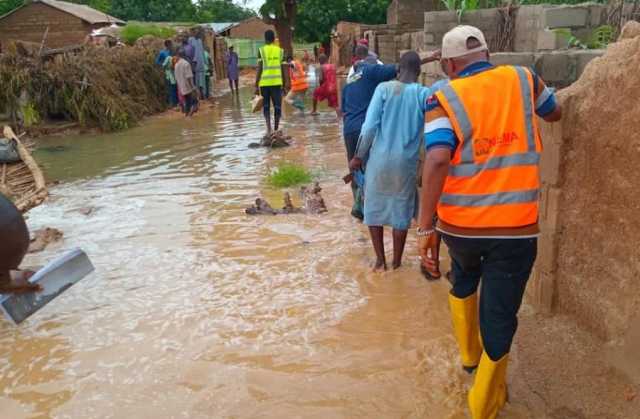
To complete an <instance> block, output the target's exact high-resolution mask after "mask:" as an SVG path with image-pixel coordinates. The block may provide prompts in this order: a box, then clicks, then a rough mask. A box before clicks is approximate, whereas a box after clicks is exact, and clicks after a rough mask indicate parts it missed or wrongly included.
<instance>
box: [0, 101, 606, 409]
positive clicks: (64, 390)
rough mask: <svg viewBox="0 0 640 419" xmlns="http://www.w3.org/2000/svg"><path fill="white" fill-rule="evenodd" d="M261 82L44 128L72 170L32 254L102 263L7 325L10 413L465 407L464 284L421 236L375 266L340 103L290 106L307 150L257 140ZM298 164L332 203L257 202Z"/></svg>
mask: <svg viewBox="0 0 640 419" xmlns="http://www.w3.org/2000/svg"><path fill="white" fill-rule="evenodd" d="M249 93H250V92H249V91H248V90H247V91H244V92H242V96H241V99H240V100H238V99H233V98H232V97H230V96H228V95H227V96H223V97H220V98H218V99H217V101H218V104H217V105H216V106H215V108H214V109H213V110H211V111H209V112H206V113H203V114H201V115H198V116H196V117H195V118H194V119H191V120H185V119H182V118H181V117H179V116H170V117H166V118H154V119H150V120H148V121H147V122H145V123H144V124H143V125H142V126H140V127H138V128H135V129H132V130H129V131H125V132H121V133H116V134H108V135H85V136H75V137H64V138H54V139H48V140H45V141H43V142H42V143H41V147H40V149H39V150H38V152H37V153H36V155H35V157H36V158H37V159H38V161H39V162H40V163H41V165H42V166H43V169H44V170H45V172H46V174H47V177H48V179H49V180H52V181H53V180H56V181H60V184H59V185H58V186H55V187H53V188H52V190H51V198H50V199H49V200H48V201H47V202H46V203H45V204H44V205H42V206H40V207H38V208H37V209H35V210H33V211H31V212H30V213H29V220H28V223H29V226H30V228H31V229H32V230H33V229H37V228H41V227H45V226H47V227H55V228H58V229H60V230H62V231H63V232H64V234H65V237H64V240H63V242H62V243H61V244H59V245H57V246H53V247H51V248H49V249H48V250H47V251H45V252H43V253H42V254H37V255H31V256H30V257H29V259H28V260H27V265H32V266H37V265H40V264H42V263H44V262H45V261H46V260H48V259H50V258H51V257H53V256H54V255H56V254H58V253H59V252H61V251H62V250H65V249H70V248H73V247H77V246H79V247H82V248H83V249H84V250H85V251H86V252H87V253H88V254H89V256H90V257H91V259H92V261H93V263H94V265H95V267H96V271H95V273H93V274H92V275H91V276H89V277H87V278H86V279H84V280H83V281H81V282H80V283H78V284H77V285H76V286H74V287H73V288H72V289H70V290H69V291H67V292H66V293H65V294H64V295H63V296H61V297H60V298H59V299H57V300H56V301H55V302H53V303H51V304H50V305H49V306H47V307H46V308H45V309H43V310H42V311H40V312H39V313H38V314H37V315H36V316H34V317H33V318H31V319H30V320H28V321H27V322H25V324H23V325H21V326H20V327H18V328H17V327H12V326H10V325H9V324H8V323H2V324H0V348H2V355H1V356H0V412H2V414H1V415H0V417H2V418H5V417H6V418H15V419H19V418H32V417H33V418H35V417H38V418H49V417H51V418H434V419H440V418H464V417H466V390H467V388H468V386H469V385H470V383H471V378H470V377H469V376H467V375H466V374H465V373H464V372H463V371H462V370H461V369H460V368H459V360H458V356H457V350H456V347H455V342H454V339H453V336H452V331H451V325H450V319H449V311H448V305H447V298H446V296H447V292H448V288H449V287H448V284H447V283H446V281H439V282H435V283H427V282H426V281H425V280H424V279H423V278H422V276H421V275H420V274H419V265H418V260H417V253H416V250H415V245H414V244H415V238H414V236H413V235H412V234H411V235H410V237H409V240H408V246H407V253H406V254H405V260H404V265H403V267H402V268H401V269H400V270H398V271H395V272H389V273H387V274H384V275H374V274H372V273H370V268H369V263H370V262H371V258H372V250H371V249H370V243H369V239H368V234H367V231H366V230H365V228H364V227H363V226H362V225H361V224H360V223H358V222H356V221H355V220H354V219H353V218H351V217H350V215H349V210H350V203H351V202H350V200H351V191H350V188H349V187H348V186H346V185H344V183H343V182H342V180H341V178H342V176H343V175H345V174H346V158H345V154H344V146H343V144H342V140H341V135H340V127H339V125H338V124H337V123H336V120H335V115H334V114H333V113H331V112H324V113H323V114H321V116H319V117H317V118H312V117H305V118H303V117H296V116H290V117H287V119H286V120H285V123H284V126H285V128H286V129H287V131H288V134H289V135H291V136H292V137H293V139H294V144H293V145H292V146H291V147H289V148H286V149H280V150H272V151H270V150H266V149H249V148H248V144H249V143H251V142H255V141H257V140H258V138H259V136H260V134H261V132H262V130H263V120H262V117H261V115H260V114H251V113H249V109H248V107H249V105H248V100H249V98H250V97H249ZM284 161H288V162H295V163H298V164H301V165H304V166H305V167H308V168H309V169H310V170H312V172H313V174H314V177H315V178H316V179H317V180H318V181H319V182H320V184H321V185H322V187H323V188H324V189H323V196H324V199H325V201H326V203H327V207H328V209H329V212H328V213H327V214H324V215H320V216H311V215H278V216H274V217H250V216H247V215H245V214H244V208H245V207H246V206H248V205H249V204H250V203H251V202H252V201H253V200H254V199H255V197H256V196H258V195H260V194H262V195H264V196H265V197H267V199H268V200H270V201H271V202H272V204H278V205H280V203H281V195H282V191H278V190H273V189H270V188H269V187H267V186H266V185H265V183H264V178H265V176H266V175H267V174H268V173H269V171H270V170H271V169H272V168H273V167H275V166H276V165H277V164H278V163H279V162H284ZM85 208H90V209H91V210H92V211H91V212H89V211H81V209H85ZM84 213H88V215H84ZM389 248H390V247H389ZM524 310H525V313H526V312H527V308H526V307H525V309H524ZM529 323H534V322H532V321H529ZM534 324H535V323H534ZM527 327H531V328H533V327H534V326H533V325H531V324H529V325H528V326H527ZM515 360H516V361H517V356H515ZM514 365H515V367H514V368H517V362H516V363H515V364H514ZM517 394H518V393H517V392H516V395H517ZM532 409H533V408H532V407H530V406H525V405H524V404H522V403H520V404H519V403H518V402H517V400H516V401H515V402H514V404H513V405H512V406H510V407H509V408H508V409H507V410H506V412H505V414H504V415H503V416H501V417H506V418H537V417H543V416H540V415H539V414H538V413H536V412H534V411H532ZM612 417H613V416H612Z"/></svg>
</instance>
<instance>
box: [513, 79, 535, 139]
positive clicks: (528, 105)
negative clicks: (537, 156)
mask: <svg viewBox="0 0 640 419" xmlns="http://www.w3.org/2000/svg"><path fill="white" fill-rule="evenodd" d="M515 69H516V71H517V72H518V78H519V79H520V90H521V91H522V101H523V105H524V124H525V129H526V130H527V145H528V146H529V151H536V138H535V136H534V135H533V117H534V116H533V109H532V108H533V106H532V103H533V99H532V92H531V86H530V85H529V79H528V78H527V70H525V69H524V68H522V67H518V66H515Z"/></svg>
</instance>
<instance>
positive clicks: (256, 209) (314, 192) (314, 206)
mask: <svg viewBox="0 0 640 419" xmlns="http://www.w3.org/2000/svg"><path fill="white" fill-rule="evenodd" d="M321 191H322V188H321V187H320V185H319V184H318V182H316V183H315V184H314V185H313V188H307V187H306V186H303V187H301V188H300V199H302V202H304V206H303V207H302V208H297V207H295V206H294V205H293V201H292V200H291V195H290V194H289V192H285V193H284V198H283V200H284V206H283V207H282V209H274V208H273V207H272V206H271V205H270V204H269V203H268V202H267V201H266V200H264V199H262V198H257V199H256V201H255V204H254V205H251V206H250V207H249V208H247V209H245V210H244V211H245V213H247V214H249V215H277V214H322V213H325V212H327V211H328V210H327V206H326V205H325V203H324V199H323V198H322V195H321V194H320V192H321Z"/></svg>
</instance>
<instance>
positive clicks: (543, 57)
mask: <svg viewBox="0 0 640 419" xmlns="http://www.w3.org/2000/svg"><path fill="white" fill-rule="evenodd" d="M603 53H604V51H602V50H565V51H552V52H537V53H536V52H501V53H495V54H491V62H492V63H493V64H495V65H519V66H523V67H528V68H531V69H533V70H534V71H535V72H536V74H538V75H539V76H540V77H542V79H543V80H544V81H545V83H546V84H547V85H549V86H552V87H555V88H563V87H567V86H569V85H570V84H572V83H573V82H575V81H576V80H578V78H580V76H581V75H582V73H583V72H584V69H585V67H586V66H587V64H588V63H589V62H590V61H591V60H593V59H594V58H597V57H600V56H601V55H602V54H603ZM445 77H446V76H445V75H444V73H443V72H442V69H441V68H440V64H439V63H429V64H425V65H423V66H422V82H423V83H424V84H427V85H429V84H433V83H434V82H435V81H436V80H439V79H443V78H445Z"/></svg>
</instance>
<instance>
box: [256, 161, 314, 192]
mask: <svg viewBox="0 0 640 419" xmlns="http://www.w3.org/2000/svg"><path fill="white" fill-rule="evenodd" d="M267 182H268V183H269V184H270V185H271V186H275V187H276V188H287V187H289V186H296V185H301V184H304V183H309V182H311V173H310V172H309V171H308V170H307V169H305V168H304V167H302V166H298V165H295V164H292V163H283V164H281V165H279V166H278V168H277V169H276V170H274V171H273V172H272V173H271V174H270V175H269V176H267Z"/></svg>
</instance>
